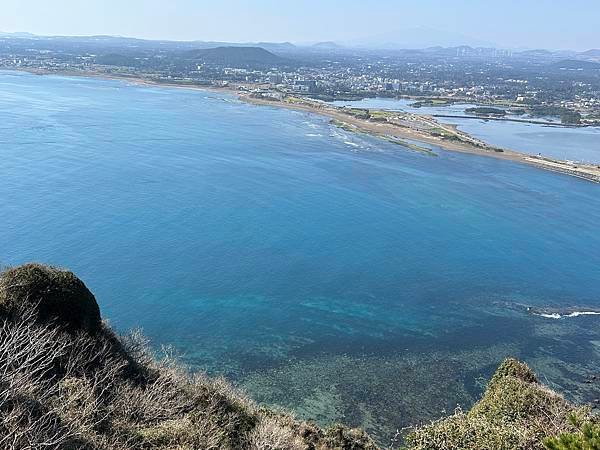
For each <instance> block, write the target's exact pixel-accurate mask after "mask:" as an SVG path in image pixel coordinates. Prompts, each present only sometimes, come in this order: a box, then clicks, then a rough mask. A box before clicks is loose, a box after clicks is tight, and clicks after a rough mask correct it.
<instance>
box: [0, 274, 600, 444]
mask: <svg viewBox="0 0 600 450" xmlns="http://www.w3.org/2000/svg"><path fill="white" fill-rule="evenodd" d="M398 376H402V374H398ZM423 389H427V386H423ZM599 436H600V429H599V425H598V422H597V420H596V418H595V417H593V416H592V415H591V413H590V411H589V409H586V408H581V407H576V406H575V405H572V404H571V403H569V402H567V401H566V400H565V399H564V398H562V397H561V396H560V395H558V394H557V393H555V392H553V391H551V390H549V389H548V388H546V387H545V386H543V385H542V384H540V383H539V382H538V380H537V378H536V376H535V374H534V373H533V372H532V371H531V370H530V369H529V368H528V367H527V366H526V365H525V364H523V363H520V362H518V361H516V360H512V359H509V360H506V361H505V362H504V363H503V364H502V365H501V366H500V368H499V369H498V370H497V372H496V374H495V375H494V376H493V378H492V380H491V381H490V383H489V385H488V388H487V390H486V392H485V394H484V395H483V397H482V398H481V400H480V401H479V402H478V403H477V404H476V405H475V406H474V407H473V408H472V410H471V411H469V412H468V413H465V412H462V411H456V412H455V414H454V415H452V416H450V417H448V418H445V419H441V420H439V421H436V422H434V423H432V424H429V425H426V426H423V427H421V428H417V429H415V430H413V432H412V433H411V434H410V435H409V436H407V439H406V445H408V447H406V448H407V449H412V450H459V449H465V450H469V449H472V450H475V449H477V450H479V449H489V450H495V449H502V450H504V449H506V450H509V449H510V450H512V449H522V450H525V449H534V450H535V449H544V448H547V449H550V450H575V449H589V450H598V449H599V447H598V439H599ZM0 448H2V449H7V450H18V449H19V450H20V449H41V448H51V449H61V450H62V449H64V450H75V449H85V450H87V449H89V450H101V449H107V450H108V449H117V450H119V449H121V450H125V449H172V450H175V449H178V450H183V449H189V450H192V449H203V450H204V449H206V450H213V449H214V450H217V449H225V450H227V449H231V450H237V449H250V450H333V449H339V450H361V449H363V450H376V449H377V448H378V447H377V446H376V444H375V443H374V442H373V440H372V439H371V438H370V437H369V436H367V435H366V434H365V433H364V432H363V431H361V430H358V429H349V428H347V427H344V426H342V425H336V426H333V427H331V428H329V429H326V430H324V429H322V428H319V427H318V426H316V425H315V424H313V423H310V422H304V421H300V420H297V419H295V418H294V417H293V416H292V415H290V414H288V413H285V412H282V411H274V410H271V409H269V408H266V407H261V406H259V405H257V404H255V403H254V402H253V401H251V400H250V399H248V398H247V397H246V396H245V395H244V394H242V393H241V392H239V391H238V390H236V389H234V388H232V387H231V386H230V385H229V384H228V383H227V382H225V381H224V380H222V379H211V378H208V377H205V376H203V375H199V374H190V373H188V372H187V371H186V370H184V369H182V368H181V367H180V366H179V365H178V364H177V362H176V361H175V360H174V358H173V357H172V356H171V353H170V352H169V351H168V350H165V351H164V352H162V356H160V357H159V356H158V355H156V354H154V353H153V352H151V351H150V350H149V346H148V343H147V342H146V341H145V340H144V339H143V337H141V335H139V334H137V333H134V334H132V335H130V336H126V337H118V336H116V335H115V334H114V333H113V332H112V331H111V329H110V328H109V327H108V326H106V324H104V323H103V322H102V321H101V318H100V311H99V308H98V305H97V303H96V300H95V298H94V296H93V294H92V293H91V292H90V291H89V290H88V289H87V287H86V286H85V285H84V284H83V282H82V281H81V280H79V279H78V278H77V277H76V276H75V275H74V274H73V273H71V272H68V271H65V270H60V269H56V268H52V267H48V266H43V265H38V264H29V265H26V266H22V267H18V268H14V269H9V270H7V271H5V272H3V273H2V274H0Z"/></svg>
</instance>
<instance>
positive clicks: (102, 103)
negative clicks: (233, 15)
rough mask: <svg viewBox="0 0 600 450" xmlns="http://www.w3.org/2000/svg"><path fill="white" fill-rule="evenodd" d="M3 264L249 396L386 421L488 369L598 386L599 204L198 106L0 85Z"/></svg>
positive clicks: (478, 160)
mask: <svg viewBox="0 0 600 450" xmlns="http://www.w3.org/2000/svg"><path fill="white" fill-rule="evenodd" d="M0 151H1V153H2V159H1V160H0V179H1V180H2V182H1V183H0V198H1V199H2V201H1V202H0V219H1V223H2V226H1V228H0V263H1V264H3V265H8V264H19V263H23V262H26V261H31V260H36V261H43V262H48V263H52V264H56V265H61V266H66V267H69V268H71V269H72V270H74V271H75V272H76V273H78V274H79V275H80V276H81V277H82V278H83V279H84V280H85V281H86V283H87V284H88V285H89V287H90V288H91V289H92V290H93V292H94V293H95V294H96V296H97V298H98V301H99V303H100V305H101V308H102V311H103V314H104V316H105V317H106V318H108V319H109V320H110V322H111V323H112V324H113V325H114V326H116V327H117V328H118V329H119V330H121V331H127V330H129V329H131V328H135V327H142V328H143V330H144V331H145V332H146V334H148V335H149V336H150V337H151V338H152V339H153V342H154V343H155V344H156V345H157V346H158V345H159V344H171V345H174V346H175V347H176V348H177V349H178V351H179V352H180V353H181V354H182V357H183V358H184V360H185V361H186V362H187V363H189V364H191V365H193V366H194V367H195V368H198V369H201V370H206V371H208V372H209V373H211V374H223V375H226V376H227V377H229V378H230V379H232V380H233V381H234V382H235V383H236V384H239V385H241V386H243V387H244V388H245V389H247V390H248V391H249V392H250V393H251V394H252V396H254V397H255V398H256V399H258V400H259V401H262V402H266V403H269V404H276V405H282V406H285V407H287V408H292V409H294V410H295V411H296V412H297V413H298V414H299V415H301V416H302V417H310V418H314V419H316V420H318V421H319V422H321V423H330V422H333V421H341V422H345V423H349V424H351V425H362V426H365V427H366V428H367V429H369V431H371V432H372V433H373V434H374V435H375V436H377V437H378V438H379V439H380V440H381V441H382V442H385V441H386V440H388V439H389V438H390V437H391V436H393V434H394V432H395V430H396V429H397V428H399V427H402V426H405V425H408V424H411V423H416V422H419V421H422V420H429V419H432V418H435V417H438V416H440V415H442V414H443V413H444V412H445V411H450V410H452V409H454V407H455V406H456V405H457V404H460V405H462V406H464V407H468V406H469V405H470V404H471V403H472V402H473V401H475V400H476V398H477V396H478V395H479V394H480V393H481V389H482V386H483V384H482V383H483V380H484V379H485V377H487V376H489V375H490V373H491V372H492V371H493V369H494V367H495V366H496V365H497V364H498V363H499V361H500V360H501V359H502V358H504V357H506V356H508V355H514V356H518V357H521V358H524V359H525V360H527V361H528V362H529V363H530V364H532V365H533V366H534V367H535V368H536V370H538V371H539V372H540V373H541V374H542V376H543V379H544V380H547V382H548V383H549V384H551V385H552V386H554V387H556V388H559V389H562V390H564V391H565V392H567V394H568V395H569V396H570V397H571V398H574V399H578V400H589V399H591V398H593V397H594V396H596V395H597V392H596V391H594V389H595V388H596V387H597V386H594V385H589V384H585V383H582V382H583V380H584V377H585V376H586V375H589V374H591V373H596V372H597V371H598V369H597V368H598V363H599V362H600V318H599V317H596V316H583V317H573V318H563V319H560V320H554V319H548V318H543V317H539V316H534V315H531V314H530V313H528V311H527V307H528V306H533V307H536V308H540V309H544V308H557V310H560V311H562V310H570V309H581V310H583V309H585V310H594V309H598V308H600V297H599V289H598V288H599V286H600V234H599V233H598V230H599V227H598V224H599V223H600V186H598V185H596V184H592V183H589V182H586V181H582V180H579V179H576V178H571V177H568V176H564V175H560V174H554V173H549V172H545V171H541V170H537V169H534V168H531V167H528V166H523V165H518V164H515V163H510V162H505V161H497V160H495V159H487V158H483V157H477V156H472V155H463V154H457V153H450V152H445V151H442V150H436V154H437V156H429V155H424V154H421V153H416V152H412V151H409V150H408V149H405V148H404V147H401V146H398V145H394V144H391V143H386V142H381V141H378V140H376V139H374V138H370V137H366V136H361V135H354V134H348V133H346V132H344V131H343V130H340V129H337V128H335V127H334V126H332V125H330V124H329V123H328V121H327V120H326V119H324V118H321V117H318V116H311V115H307V114H304V113H299V112H293V111H288V110H282V109H276V108H271V107H261V106H251V105H248V104H244V103H242V102H240V101H238V100H236V99H235V98H234V97H229V96H225V95H222V94H213V93H207V92H202V91H189V90H182V89H167V88H148V87H140V86H135V85H130V84H125V83H122V82H118V81H102V80H95V79H83V78H81V79H80V78H65V77H54V76H52V77H50V76H47V77H39V76H34V75H28V74H20V73H0Z"/></svg>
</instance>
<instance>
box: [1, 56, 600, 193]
mask: <svg viewBox="0 0 600 450" xmlns="http://www.w3.org/2000/svg"><path fill="white" fill-rule="evenodd" d="M0 70H6V71H14V72H26V73H30V74H34V75H58V76H68V77H70V76H73V77H84V78H99V79H106V80H116V81H125V82H129V83H131V84H134V85H138V86H148V87H167V88H177V89H189V90H196V91H204V92H214V93H227V94H231V95H234V96H236V97H237V98H238V99H239V100H241V101H243V102H245V103H248V104H251V105H257V106H271V107H276V108H284V109H290V110H295V111H302V112H306V113H309V114H318V115H320V116H324V117H328V118H330V119H331V120H332V122H335V124H336V125H338V126H340V127H342V128H344V129H346V130H348V131H352V132H358V133H364V134H368V135H371V136H375V137H377V138H380V139H384V140H386V141H388V142H395V143H397V144H399V145H404V146H406V142H404V141H405V140H410V141H417V142H420V143H423V144H428V145H433V146H436V147H438V148H440V149H442V150H446V151H453V152H459V153H465V154H471V155H480V156H487V157H492V158H496V159H502V160H507V161H512V162H517V163H521V164H526V165H528V166H533V167H536V168H539V169H543V170H547V171H551V172H555V173H562V174H564V175H569V176H572V177H576V178H580V179H582V180H587V181H591V182H594V183H600V164H586V163H572V162H569V161H563V160H558V159H553V158H548V157H539V156H533V155H529V154H527V153H522V152H519V151H515V150H510V149H504V148H498V147H494V146H491V145H489V144H487V143H485V142H483V141H481V140H479V139H477V138H474V137H472V136H470V135H469V134H467V133H465V132H462V131H458V130H457V128H456V127H455V126H453V125H450V124H445V123H441V122H437V121H435V118H434V117H432V116H427V115H419V114H412V116H414V117H420V118H421V119H423V120H429V119H430V120H432V121H435V122H436V123H437V125H438V126H439V128H440V129H442V130H443V131H445V132H450V133H451V134H453V136H457V137H458V138H459V140H452V141H450V140H446V139H444V138H442V137H439V136H433V135H431V134H428V133H426V132H423V131H420V130H415V129H411V128H408V127H404V126H400V125H397V124H394V123H390V122H380V121H372V120H370V119H366V118H359V117H355V116H352V115H350V114H347V113H346V112H344V109H343V108H340V107H336V106H333V105H331V104H328V103H326V102H317V101H314V100H307V99H304V98H300V99H298V100H297V101H296V102H291V101H285V100H277V99H265V98H257V97H254V96H252V93H251V92H245V91H240V89H239V86H222V87H220V86H201V85H194V84H186V83H181V82H162V81H156V80H152V79H148V78H142V77H135V76H132V77H129V76H124V75H111V74H104V73H96V72H80V71H73V72H69V71H50V70H41V69H40V70H38V69H26V68H25V69H21V68H20V69H11V68H0ZM463 139H464V140H463ZM413 150H414V149H413ZM417 150H423V151H428V149H420V148H417Z"/></svg>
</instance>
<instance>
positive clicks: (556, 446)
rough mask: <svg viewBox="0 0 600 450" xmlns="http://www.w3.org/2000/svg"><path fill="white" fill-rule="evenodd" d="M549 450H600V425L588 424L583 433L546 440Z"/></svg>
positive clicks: (584, 426)
mask: <svg viewBox="0 0 600 450" xmlns="http://www.w3.org/2000/svg"><path fill="white" fill-rule="evenodd" d="M544 444H545V445H546V448H548V450H600V425H598V424H592V423H589V422H588V423H586V424H584V425H583V426H582V427H581V431H579V432H576V433H563V434H561V435H560V436H558V437H552V438H548V439H546V441H545V442H544Z"/></svg>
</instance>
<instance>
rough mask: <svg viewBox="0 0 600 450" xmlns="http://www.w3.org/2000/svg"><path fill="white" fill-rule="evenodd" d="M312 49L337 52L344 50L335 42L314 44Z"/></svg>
mask: <svg viewBox="0 0 600 450" xmlns="http://www.w3.org/2000/svg"><path fill="white" fill-rule="evenodd" d="M312 47H313V48H318V49H323V50H337V49H340V48H342V46H341V45H339V44H336V43H335V42H332V41H327V42H317V43H316V44H313V45H312Z"/></svg>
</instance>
